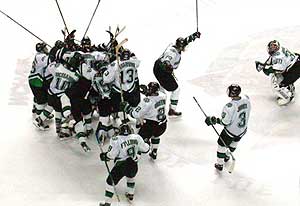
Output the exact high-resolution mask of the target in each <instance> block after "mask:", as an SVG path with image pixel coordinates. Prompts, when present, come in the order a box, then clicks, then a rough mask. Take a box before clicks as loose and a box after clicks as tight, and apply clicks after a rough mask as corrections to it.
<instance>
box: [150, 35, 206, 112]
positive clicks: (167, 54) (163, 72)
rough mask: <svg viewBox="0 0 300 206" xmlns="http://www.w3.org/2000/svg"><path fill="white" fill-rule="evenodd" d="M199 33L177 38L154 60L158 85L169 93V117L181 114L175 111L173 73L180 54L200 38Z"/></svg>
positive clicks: (176, 94)
mask: <svg viewBox="0 0 300 206" xmlns="http://www.w3.org/2000/svg"><path fill="white" fill-rule="evenodd" d="M200 35H201V34H200V32H195V33H193V34H192V35H190V36H188V37H187V38H182V37H180V38H178V39H177V40H176V43H175V44H173V45H169V46H168V47H167V48H166V50H165V51H164V53H163V54H162V55H161V56H160V57H159V59H157V60H156V62H155V64H154V68H153V72H154V75H155V77H156V79H157V80H158V82H159V83H160V85H161V86H162V87H163V88H164V89H166V90H167V91H169V92H171V96H170V102H171V103H170V107H169V112H168V115H169V116H180V115H181V112H177V111H176V107H177V104H178V97H179V87H178V84H177V81H176V78H175V76H174V73H173V71H174V70H175V69H177V68H178V66H179V63H180V60H181V52H183V51H184V50H185V47H186V46H187V45H188V44H189V43H190V42H192V41H195V39H196V38H200Z"/></svg>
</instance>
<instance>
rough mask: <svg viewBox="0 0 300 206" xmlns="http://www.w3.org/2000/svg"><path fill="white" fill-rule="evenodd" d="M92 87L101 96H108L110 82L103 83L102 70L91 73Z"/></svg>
mask: <svg viewBox="0 0 300 206" xmlns="http://www.w3.org/2000/svg"><path fill="white" fill-rule="evenodd" d="M92 87H93V89H94V90H95V91H96V92H98V94H99V95H100V96H101V97H102V98H110V97H109V95H110V92H111V87H112V84H111V83H109V84H104V83H103V73H102V72H97V73H95V74H94V75H93V78H92Z"/></svg>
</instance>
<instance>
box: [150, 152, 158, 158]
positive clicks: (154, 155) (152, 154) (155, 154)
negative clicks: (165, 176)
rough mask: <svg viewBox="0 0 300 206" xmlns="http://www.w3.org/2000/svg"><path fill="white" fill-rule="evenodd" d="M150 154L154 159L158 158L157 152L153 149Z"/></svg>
mask: <svg viewBox="0 0 300 206" xmlns="http://www.w3.org/2000/svg"><path fill="white" fill-rule="evenodd" d="M149 156H150V157H151V159H152V160H156V158H157V153H156V152H153V151H152V152H150V153H149Z"/></svg>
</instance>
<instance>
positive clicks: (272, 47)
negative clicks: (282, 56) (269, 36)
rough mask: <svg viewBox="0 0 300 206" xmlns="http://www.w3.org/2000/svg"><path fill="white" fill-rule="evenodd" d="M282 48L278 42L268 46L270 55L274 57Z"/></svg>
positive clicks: (274, 41)
mask: <svg viewBox="0 0 300 206" xmlns="http://www.w3.org/2000/svg"><path fill="white" fill-rule="evenodd" d="M279 48H280V44H279V42H278V41H277V40H273V41H270V42H269V43H268V46H267V50H268V53H269V55H273V54H274V53H275V52H277V51H278V50H279Z"/></svg>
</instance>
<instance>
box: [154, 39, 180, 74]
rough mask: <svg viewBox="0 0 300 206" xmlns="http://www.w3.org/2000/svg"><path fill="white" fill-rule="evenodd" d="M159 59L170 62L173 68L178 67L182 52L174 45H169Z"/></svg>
mask: <svg viewBox="0 0 300 206" xmlns="http://www.w3.org/2000/svg"><path fill="white" fill-rule="evenodd" d="M159 59H160V61H161V62H169V64H170V65H171V66H172V68H173V69H177V67H178V66H179V63H180V60H181V54H180V53H179V52H178V51H177V49H175V48H174V46H173V45H169V46H168V47H167V48H166V50H165V51H164V53H163V54H162V55H161V56H160V57H159Z"/></svg>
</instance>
